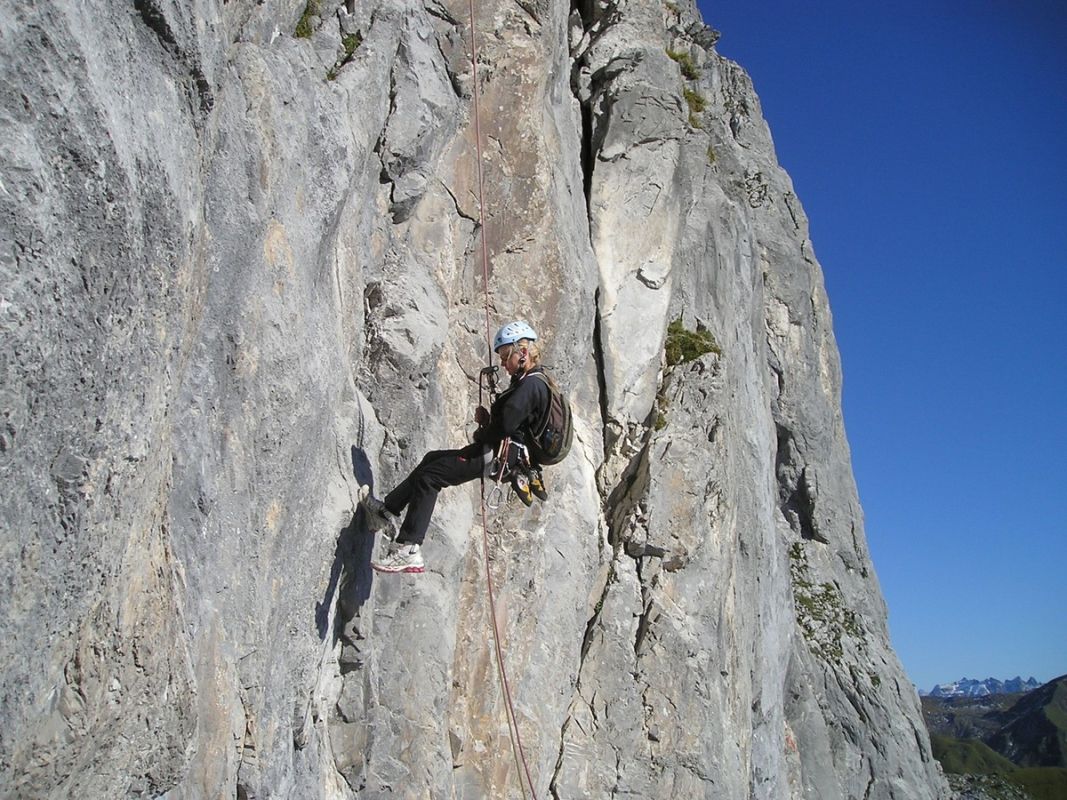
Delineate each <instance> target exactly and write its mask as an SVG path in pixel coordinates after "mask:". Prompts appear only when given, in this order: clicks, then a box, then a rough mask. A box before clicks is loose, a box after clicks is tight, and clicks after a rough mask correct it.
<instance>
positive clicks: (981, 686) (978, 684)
mask: <svg viewBox="0 0 1067 800" xmlns="http://www.w3.org/2000/svg"><path fill="white" fill-rule="evenodd" d="M1040 685H1041V683H1040V682H1039V681H1037V680H1035V679H1034V678H1032V677H1031V678H1027V679H1026V680H1023V679H1022V678H1021V677H1015V678H1010V679H1008V680H1006V681H998V680H997V679H996V678H986V679H985V680H984V681H979V680H975V679H974V678H960V679H959V680H958V681H953V682H952V683H939V684H937V686H935V687H934V688H933V689H931V690H930V691H929V692H924V691H921V690H920V692H919V694H920V695H922V696H923V697H986V696H987V695H991V694H1021V693H1023V692H1032V691H1033V690H1034V689H1036V688H1038V687H1039V686H1040Z"/></svg>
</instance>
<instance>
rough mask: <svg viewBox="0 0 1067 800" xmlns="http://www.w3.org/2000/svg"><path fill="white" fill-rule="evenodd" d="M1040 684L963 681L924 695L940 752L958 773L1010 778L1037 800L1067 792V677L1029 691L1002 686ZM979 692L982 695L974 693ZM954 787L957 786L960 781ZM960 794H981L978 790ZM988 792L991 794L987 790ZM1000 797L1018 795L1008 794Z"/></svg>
mask: <svg viewBox="0 0 1067 800" xmlns="http://www.w3.org/2000/svg"><path fill="white" fill-rule="evenodd" d="M1016 682H1018V685H1025V684H1027V683H1030V682H1034V681H1033V679H1032V678H1031V679H1030V681H1022V680H1021V679H1019V678H1016V679H1014V681H1005V682H1003V683H1001V682H1000V681H992V682H991V683H990V685H988V686H985V687H978V686H968V684H985V683H989V682H986V681H968V680H962V681H957V682H956V683H955V684H949V685H948V686H944V687H942V686H939V687H935V691H936V690H937V689H941V690H947V691H949V692H952V693H951V694H948V695H935V694H934V692H931V693H930V694H928V695H926V696H924V697H923V698H922V707H923V719H924V720H925V722H926V727H927V729H928V730H929V731H930V743H931V744H932V745H933V750H934V757H935V758H936V759H937V760H938V761H939V762H940V763H941V766H942V768H943V769H944V771H945V772H946V773H947V774H948V776H949V779H950V783H951V782H952V781H953V780H957V779H967V780H970V779H973V778H975V776H981V779H982V780H985V779H990V780H993V779H995V780H1003V781H1008V782H1010V783H1012V784H1015V785H1017V786H1019V787H1022V788H1024V789H1025V790H1026V791H1027V792H1028V793H1029V795H1030V797H1032V798H1034V800H1064V798H1067V675H1064V676H1061V677H1059V678H1056V679H1054V680H1051V681H1049V682H1048V683H1046V684H1044V685H1043V686H1039V687H1037V688H1036V689H1032V690H1031V691H1028V692H1026V693H1007V692H997V691H995V689H996V687H997V686H1008V685H1016ZM968 691H973V692H975V694H968V693H967V692H968ZM953 785H954V786H955V785H956V784H953ZM961 796H967V797H971V796H976V797H977V796H979V795H974V794H968V795H961ZM980 796H983V797H984V796H985V795H980ZM1000 796H1004V797H1007V796H1011V795H1003V794H1001V795H1000Z"/></svg>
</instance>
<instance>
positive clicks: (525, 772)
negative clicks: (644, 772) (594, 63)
mask: <svg viewBox="0 0 1067 800" xmlns="http://www.w3.org/2000/svg"><path fill="white" fill-rule="evenodd" d="M469 6H470V19H471V68H472V79H473V80H472V83H473V86H474V91H473V101H474V108H473V111H474V150H475V155H476V157H477V158H476V160H477V175H478V224H479V228H480V230H481V238H482V289H483V292H484V294H485V344H486V348H487V349H488V352H487V354H486V360H487V361H488V362H489V364H490V365H492V363H493V343H492V339H491V335H492V334H491V332H490V323H489V319H490V317H489V247H488V244H487V240H488V238H489V237H488V236H487V235H486V227H485V183H484V176H483V171H482V126H481V120H480V117H481V114H480V109H479V99H480V98H479V89H478V44H477V35H476V34H477V28H476V25H475V12H474V0H469ZM495 369H496V368H495V367H493V366H490V367H488V368H487V369H485V370H482V373H481V376H479V382H478V387H479V388H478V393H479V398H478V399H479V405H481V399H482V398H481V391H482V390H481V386H482V380H481V377H482V376H485V377H486V380H487V382H490V385H491V386H492V388H493V390H494V391H495V386H496V384H495V380H496V371H495ZM505 455H506V454H505ZM501 463H503V464H505V465H506V464H507V459H506V458H505V459H502V462H501ZM498 485H499V484H498ZM481 496H482V551H483V554H484V560H485V583H486V588H487V590H488V596H489V617H490V619H491V620H492V623H493V645H494V648H495V650H496V663H497V669H498V671H499V673H500V686H501V690H502V692H503V695H504V705H505V708H506V710H507V718H508V735H509V737H510V738H511V749H512V752H513V753H514V755H515V767H516V769H517V770H518V775H519V787H520V788H521V789H522V796H523V797H524V798H525V797H526V796H527V794H526V790H527V787H529V791H530V796H531V797H533V798H534V800H536V798H537V793H536V791H535V789H534V783H533V780H532V779H531V778H530V767H529V765H528V764H527V763H526V754H525V753H524V752H523V749H522V737H521V736H520V734H519V722H518V719H517V717H516V716H515V705H514V703H513V702H512V700H511V687H510V686H509V685H508V673H507V670H506V669H505V667H504V649H503V647H502V646H501V643H500V629H499V626H498V624H497V617H496V598H495V596H494V593H493V575H492V572H491V570H490V568H489V523H488V521H487V513H486V505H487V504H486V497H485V477H484V476H483V477H482V480H481ZM524 776H525V778H526V782H525V783H523V777H524Z"/></svg>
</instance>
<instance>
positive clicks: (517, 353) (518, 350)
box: [496, 344, 526, 375]
mask: <svg viewBox="0 0 1067 800" xmlns="http://www.w3.org/2000/svg"><path fill="white" fill-rule="evenodd" d="M525 351H526V348H525V347H519V346H517V345H513V344H506V345H504V346H503V347H501V348H500V349H499V350H497V351H496V354H497V355H498V356H499V357H500V366H502V367H503V368H504V371H505V372H507V373H508V375H514V374H515V373H516V372H518V370H519V362H520V361H522V357H523V355H524V354H525Z"/></svg>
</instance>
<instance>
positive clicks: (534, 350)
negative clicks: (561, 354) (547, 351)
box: [514, 339, 541, 369]
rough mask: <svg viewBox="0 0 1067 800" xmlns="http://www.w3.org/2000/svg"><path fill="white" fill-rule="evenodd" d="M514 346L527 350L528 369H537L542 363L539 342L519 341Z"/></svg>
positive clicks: (531, 340) (530, 340)
mask: <svg viewBox="0 0 1067 800" xmlns="http://www.w3.org/2000/svg"><path fill="white" fill-rule="evenodd" d="M514 346H515V347H525V348H526V366H527V369H529V368H530V367H536V366H537V365H538V364H540V363H541V348H540V347H538V346H537V342H535V341H534V340H533V339H519V341H517V342H515V345H514Z"/></svg>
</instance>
